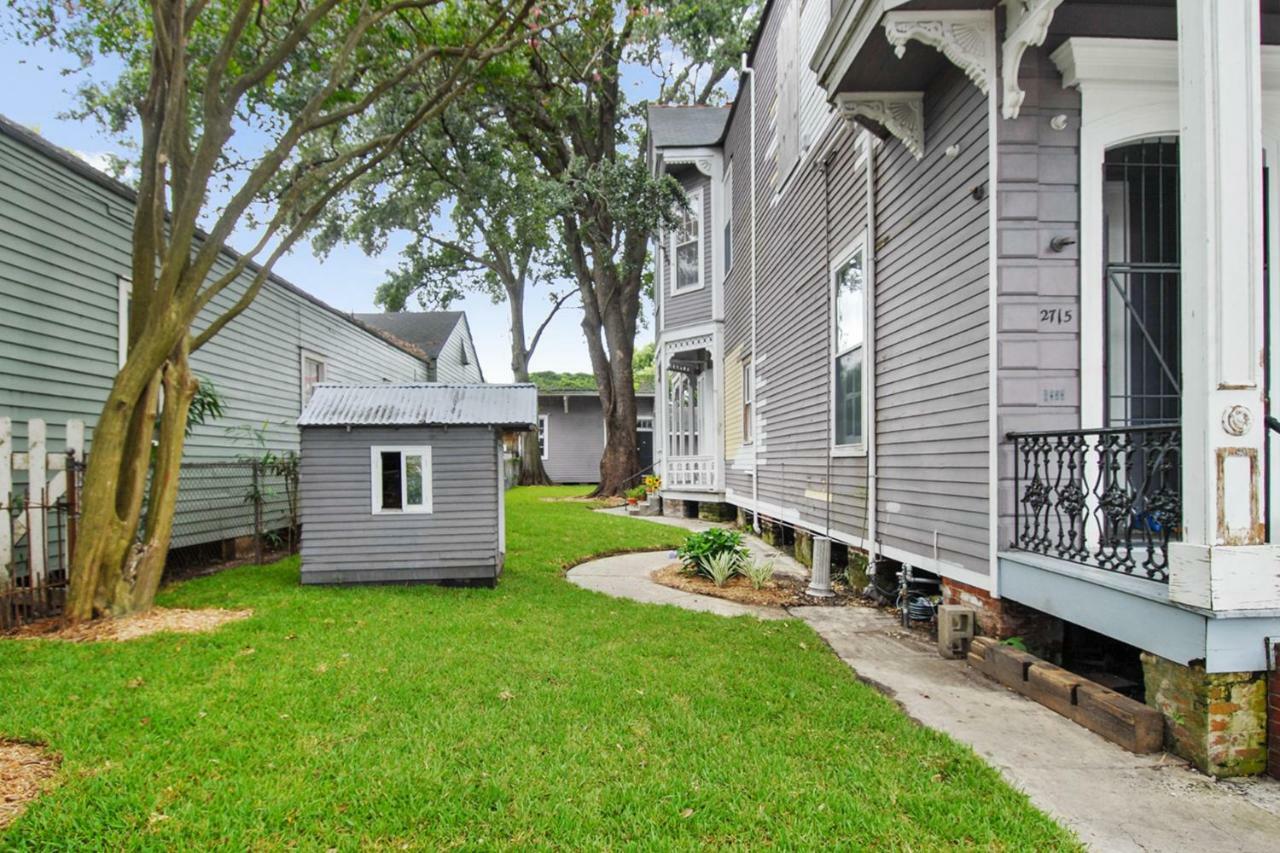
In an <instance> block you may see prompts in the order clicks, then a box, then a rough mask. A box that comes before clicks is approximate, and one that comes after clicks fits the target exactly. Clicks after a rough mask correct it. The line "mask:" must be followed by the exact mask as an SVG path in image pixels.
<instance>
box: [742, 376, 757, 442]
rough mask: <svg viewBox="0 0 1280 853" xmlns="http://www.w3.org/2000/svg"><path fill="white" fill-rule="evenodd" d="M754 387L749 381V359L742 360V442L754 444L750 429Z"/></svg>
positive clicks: (752, 432) (754, 437) (753, 409)
mask: <svg viewBox="0 0 1280 853" xmlns="http://www.w3.org/2000/svg"><path fill="white" fill-rule="evenodd" d="M755 398H756V389H755V387H754V386H753V384H752V382H751V359H750V358H744V359H743V360H742V443H743V444H754V443H755V439H756V436H755V432H754V431H753V430H752V429H751V427H752V421H751V419H752V417H753V416H754V411H755V404H756V399H755Z"/></svg>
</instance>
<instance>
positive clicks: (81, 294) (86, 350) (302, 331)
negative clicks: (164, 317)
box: [0, 117, 480, 549]
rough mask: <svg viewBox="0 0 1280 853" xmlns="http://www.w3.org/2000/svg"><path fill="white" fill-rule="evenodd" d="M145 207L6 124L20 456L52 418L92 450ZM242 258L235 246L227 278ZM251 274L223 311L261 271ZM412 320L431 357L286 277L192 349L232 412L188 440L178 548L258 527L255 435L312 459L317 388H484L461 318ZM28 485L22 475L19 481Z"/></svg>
mask: <svg viewBox="0 0 1280 853" xmlns="http://www.w3.org/2000/svg"><path fill="white" fill-rule="evenodd" d="M133 206H134V193H133V190H132V189H131V188H130V187H128V186H127V185H125V184H123V183H121V182H119V181H116V180H113V179H112V178H110V177H108V176H107V175H105V174H103V173H102V172H100V171H98V170H97V169H94V168H93V167H92V166H90V165H89V164H87V163H85V162H84V161H82V160H80V159H79V158H77V157H76V156H74V155H73V154H71V153H69V152H67V151H64V150H62V149H60V148H58V147H56V146H54V145H52V144H50V143H49V142H48V141H46V140H44V139H43V138H41V137H40V136H39V135H37V134H35V133H33V132H31V131H30V130H27V129H26V128H24V127H21V126H19V125H17V124H15V123H13V122H10V121H8V120H7V119H4V118H2V117H0V417H7V418H10V419H12V421H13V439H14V442H15V448H16V449H17V450H19V451H22V450H25V448H26V443H27V429H26V428H27V422H28V421H30V420H36V419H39V420H43V421H45V422H46V423H47V425H48V449H49V451H50V452H54V453H59V452H61V451H62V450H63V449H64V447H65V438H66V437H65V434H64V428H65V425H66V423H67V422H68V421H70V420H79V421H83V422H84V423H85V426H86V430H85V443H86V449H87V450H88V451H89V452H90V453H92V446H93V427H94V420H95V418H96V417H97V415H98V412H99V410H100V409H101V406H102V403H103V401H104V400H105V399H106V395H107V391H108V390H109V388H110V387H111V382H112V379H113V378H114V376H115V373H116V371H117V369H118V368H119V365H120V364H121V363H122V359H123V358H124V348H125V342H126V341H127V339H128V338H127V331H128V329H127V322H128V312H127V306H128V300H129V286H130V285H129V274H130V273H129V270H130V248H131V245H132V243H131V236H130V228H131V223H132V221H133ZM235 259H236V255H235V254H234V253H233V252H230V251H227V252H224V253H223V256H222V257H221V258H220V259H219V262H218V264H219V265H218V267H217V269H216V271H215V272H217V273H220V272H221V271H222V270H225V269H226V268H227V267H228V266H230V265H231V264H232V263H234V262H235ZM242 278H243V281H242V282H241V283H240V284H239V285H237V286H234V287H232V288H231V289H230V290H229V291H228V292H227V293H225V294H224V295H223V296H221V297H219V300H220V301H219V302H218V304H217V306H216V307H217V308H218V309H222V308H224V307H225V306H226V304H228V302H229V301H232V300H234V299H236V298H237V297H238V296H239V294H240V293H241V292H242V290H243V288H244V287H246V286H247V285H248V282H249V280H250V278H251V273H248V272H246V273H245V275H244V276H243V277H242ZM373 316H375V317H381V316H383V315H373ZM403 316H404V317H407V318H410V319H411V320H413V321H415V322H416V324H417V326H418V327H419V329H423V328H425V329H426V331H427V332H429V334H425V335H423V336H422V338H423V340H424V342H426V343H428V345H429V347H430V348H431V349H432V352H427V351H426V350H424V349H423V348H421V347H419V346H417V345H415V344H413V343H411V342H408V341H406V340H405V339H403V338H401V337H399V336H398V335H396V334H395V332H394V331H387V330H385V329H384V328H381V327H379V326H378V325H375V324H371V323H366V322H363V321H362V320H360V319H359V318H358V317H353V316H352V315H350V314H347V313H345V312H342V311H339V310H337V309H335V308H333V307H331V306H329V305H327V304H325V303H324V302H322V301H321V300H319V299H317V298H316V297H315V296H313V295H311V294H309V293H307V292H306V291H305V290H303V289H302V288H300V287H298V286H297V285H295V284H293V283H291V282H289V281H287V280H285V279H284V278H282V277H280V276H277V275H272V276H271V277H270V278H269V279H268V280H267V283H266V285H265V286H264V287H263V289H262V292H261V294H260V295H259V296H258V298H257V299H256V300H255V301H254V302H253V304H252V305H250V306H249V308H248V309H246V310H245V311H244V313H242V314H241V315H240V316H238V317H237V318H236V319H235V320H233V321H232V322H231V323H229V324H228V325H227V327H226V328H225V329H224V330H223V331H222V332H221V333H220V334H219V335H218V336H217V337H216V338H214V339H213V340H212V341H210V342H209V344H208V345H207V346H205V347H202V348H201V349H200V350H199V351H198V352H196V353H194V354H193V355H192V357H191V366H192V369H193V370H194V371H195V373H196V375H197V376H198V377H199V378H200V379H201V381H204V382H209V383H212V385H213V386H214V388H215V389H216V390H217V394H218V396H219V398H220V399H221V401H222V408H223V416H222V417H221V418H219V419H217V420H215V421H213V422H211V423H207V424H204V425H202V426H198V427H196V428H195V429H194V430H193V431H192V433H191V435H190V436H189V437H188V439H187V443H186V451H185V456H184V459H183V472H182V481H181V484H180V491H179V498H178V512H177V517H176V520H175V527H174V535H173V546H174V547H175V548H184V547H199V548H201V549H205V548H210V547H213V546H214V545H215V543H218V542H221V541H226V540H232V539H235V538H236V537H241V536H244V535H246V534H249V533H251V532H252V530H253V519H252V512H251V510H250V509H249V505H248V504H247V503H246V501H245V495H246V493H247V492H248V490H249V489H250V488H251V487H252V483H251V475H250V473H249V472H248V470H247V469H246V468H245V467H244V465H243V464H242V463H241V462H239V461H238V460H239V459H240V458H241V457H249V456H252V455H254V454H255V453H256V452H258V446H257V442H256V439H255V437H254V436H253V435H251V434H250V432H249V431H250V430H261V431H262V435H263V440H264V441H265V443H266V445H267V446H268V447H270V448H272V449H273V450H276V451H288V450H297V449H298V429H297V427H296V426H295V425H294V420H295V419H296V418H297V416H298V413H299V412H300V411H301V410H302V406H303V403H304V402H305V400H306V399H307V397H308V396H309V394H310V392H311V389H312V387H313V386H314V385H315V384H316V383H319V382H352V383H359V382H400V383H403V382H421V381H429V380H432V379H434V378H435V377H436V376H437V375H439V376H440V377H454V378H462V377H466V378H468V379H470V378H474V379H475V380H477V381H479V378H480V373H479V365H478V363H477V361H476V358H475V348H474V345H473V344H472V342H471V338H470V331H469V327H468V325H467V323H466V318H465V316H463V315H462V314H461V312H433V313H428V314H411V315H403ZM464 353H465V357H464ZM23 476H24V472H20V471H19V472H15V478H16V481H17V482H18V484H19V485H21V484H22V482H24V480H23ZM4 500H5V497H4V496H0V502H3V501H4ZM286 508H287V507H286V500H285V496H284V493H283V491H282V490H280V489H276V490H275V491H274V492H273V493H272V496H271V505H270V507H269V508H268V518H267V522H268V523H269V524H280V525H282V526H283V524H284V513H285V510H286Z"/></svg>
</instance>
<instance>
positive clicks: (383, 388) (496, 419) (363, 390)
mask: <svg viewBox="0 0 1280 853" xmlns="http://www.w3.org/2000/svg"><path fill="white" fill-rule="evenodd" d="M537 424H538V391H537V389H536V388H534V387H533V385H528V384H522V385H483V384H476V385H454V384H448V383H444V382H428V383H416V384H412V385H391V384H386V383H384V384H380V385H333V384H324V385H317V386H316V388H315V392H314V393H313V394H312V395H311V400H310V402H308V403H307V406H306V408H305V409H303V410H302V414H301V415H300V416H299V417H298V426H463V425H466V426H501V427H510V428H514V429H535V428H536V427H537Z"/></svg>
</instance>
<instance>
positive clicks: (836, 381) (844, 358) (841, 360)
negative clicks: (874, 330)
mask: <svg viewBox="0 0 1280 853" xmlns="http://www.w3.org/2000/svg"><path fill="white" fill-rule="evenodd" d="M833 278H834V281H833V288H834V291H835V293H834V297H835V298H834V303H835V305H834V308H835V311H834V317H833V325H834V328H833V329H832V336H833V342H834V346H833V353H832V357H833V364H832V367H831V369H832V394H833V398H834V399H833V400H832V408H833V410H834V411H833V413H832V414H833V420H834V423H833V424H832V426H833V429H834V433H833V436H832V444H833V445H834V446H835V448H836V449H849V450H854V449H861V448H863V447H864V446H865V443H866V425H865V423H864V420H865V408H864V396H865V393H864V392H865V389H864V379H863V376H864V370H863V367H864V362H865V353H866V346H865V338H866V250H865V248H864V247H863V246H862V245H858V246H856V247H855V248H854V249H853V250H852V251H851V252H849V253H848V254H847V255H846V256H845V259H844V260H843V261H842V262H840V263H839V264H838V265H837V266H836V268H835V270H834V273H833Z"/></svg>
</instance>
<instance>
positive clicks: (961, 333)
mask: <svg viewBox="0 0 1280 853" xmlns="http://www.w3.org/2000/svg"><path fill="white" fill-rule="evenodd" d="M987 121H988V113H987V98H986V96H985V95H983V94H982V93H981V92H980V91H979V90H978V89H977V87H975V86H974V85H973V84H972V83H970V82H969V81H968V80H967V79H966V78H965V77H964V75H963V74H962V73H961V72H960V71H958V70H956V69H954V68H952V67H951V66H947V68H946V70H945V71H944V72H943V73H942V74H940V75H939V77H938V78H937V79H936V80H935V82H934V83H933V85H932V86H930V88H929V89H928V91H926V93H925V136H926V138H927V139H928V140H930V142H929V145H928V149H927V152H926V155H925V158H924V160H923V161H921V162H918V161H916V160H915V159H914V158H913V157H912V156H911V154H910V153H909V152H908V151H907V150H906V149H905V148H904V147H903V146H901V145H897V144H889V145H886V146H885V147H884V148H883V149H882V157H881V161H880V164H879V168H878V185H877V196H878V199H877V201H878V204H877V228H878V238H877V239H878V242H879V244H880V248H879V250H878V252H877V258H876V283H875V286H876V350H877V352H876V398H877V424H876V428H877V431H878V434H877V453H878V458H877V479H878V491H877V504H878V506H877V512H878V516H879V525H880V526H879V538H880V540H881V541H882V542H883V543H884V545H885V546H886V547H891V548H897V549H900V550H902V551H905V552H907V553H909V554H911V555H916V556H922V557H925V558H931V559H936V560H937V561H938V562H939V563H940V564H941V565H942V566H944V567H945V566H946V565H948V564H950V565H952V566H960V567H963V568H965V569H968V570H970V571H973V572H976V573H980V574H987V572H988V565H989V564H988V554H989V552H988V547H989V544H990V543H989V542H988V539H989V534H988V517H987V512H988V506H989V493H990V483H989V467H988V458H989V454H988V433H989V427H988V415H989V411H990V404H989V384H990V383H989V380H988V363H989V342H988V335H989V334H990V329H989V328H988V327H989V323H988V319H987V318H988V312H989V291H988V284H989V273H988V269H989V262H990V257H989V246H988V230H989V228H988V217H989V207H988V204H989V202H988V200H987V198H986V196H985V195H980V196H979V197H975V195H974V189H975V188H986V184H987V182H988V160H987V154H988V143H987ZM953 144H954V145H958V146H959V149H960V153H959V155H958V156H957V157H955V158H948V157H947V156H946V154H945V150H946V148H947V147H948V146H950V145H953Z"/></svg>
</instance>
